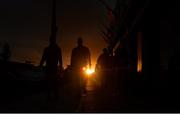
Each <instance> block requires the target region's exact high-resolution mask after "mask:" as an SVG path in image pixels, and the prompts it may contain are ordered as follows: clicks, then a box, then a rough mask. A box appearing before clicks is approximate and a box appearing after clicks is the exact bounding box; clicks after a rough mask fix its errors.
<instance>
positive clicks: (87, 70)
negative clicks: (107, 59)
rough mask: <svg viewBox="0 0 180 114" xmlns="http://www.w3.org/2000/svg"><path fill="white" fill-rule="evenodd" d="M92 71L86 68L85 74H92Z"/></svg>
mask: <svg viewBox="0 0 180 114" xmlns="http://www.w3.org/2000/svg"><path fill="white" fill-rule="evenodd" d="M93 73H94V70H93V69H86V74H87V75H92V74H93Z"/></svg>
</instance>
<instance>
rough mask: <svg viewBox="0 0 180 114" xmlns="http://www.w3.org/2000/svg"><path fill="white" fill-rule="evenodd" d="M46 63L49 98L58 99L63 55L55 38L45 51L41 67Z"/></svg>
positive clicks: (51, 39)
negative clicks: (59, 72)
mask: <svg viewBox="0 0 180 114" xmlns="http://www.w3.org/2000/svg"><path fill="white" fill-rule="evenodd" d="M44 63H46V66H45V72H46V76H45V80H46V82H47V86H48V98H51V94H52V95H53V97H55V98H57V97H58V79H59V77H58V75H57V73H58V68H60V69H62V55H61V48H60V47H59V46H58V45H57V44H56V39H55V38H50V44H49V46H48V47H46V48H45V49H44V52H43V55H42V59H41V61H40V67H42V66H43V64H44Z"/></svg>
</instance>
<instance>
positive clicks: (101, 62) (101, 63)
mask: <svg viewBox="0 0 180 114" xmlns="http://www.w3.org/2000/svg"><path fill="white" fill-rule="evenodd" d="M109 59H110V57H109V54H108V50H107V49H106V48H104V49H103V53H102V54H101V55H100V56H99V57H98V60H97V70H105V69H107V68H108V67H109V64H110V63H109Z"/></svg>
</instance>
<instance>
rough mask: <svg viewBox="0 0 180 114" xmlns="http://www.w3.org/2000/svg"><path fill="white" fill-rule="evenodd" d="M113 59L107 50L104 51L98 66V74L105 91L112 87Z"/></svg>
mask: <svg viewBox="0 0 180 114" xmlns="http://www.w3.org/2000/svg"><path fill="white" fill-rule="evenodd" d="M111 69H112V65H111V57H110V55H109V52H108V50H107V49H106V48H104V49H103V53H102V54H101V55H100V56H99V57H98V59H97V64H96V73H98V77H99V79H100V82H102V83H101V84H102V87H103V88H104V89H106V88H107V86H108V85H110V82H111V79H110V78H111Z"/></svg>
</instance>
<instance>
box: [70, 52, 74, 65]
mask: <svg viewBox="0 0 180 114" xmlns="http://www.w3.org/2000/svg"><path fill="white" fill-rule="evenodd" d="M73 56H74V51H73V50H72V52H71V62H70V65H71V67H72V64H73V62H74V60H73V59H74V57H73Z"/></svg>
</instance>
